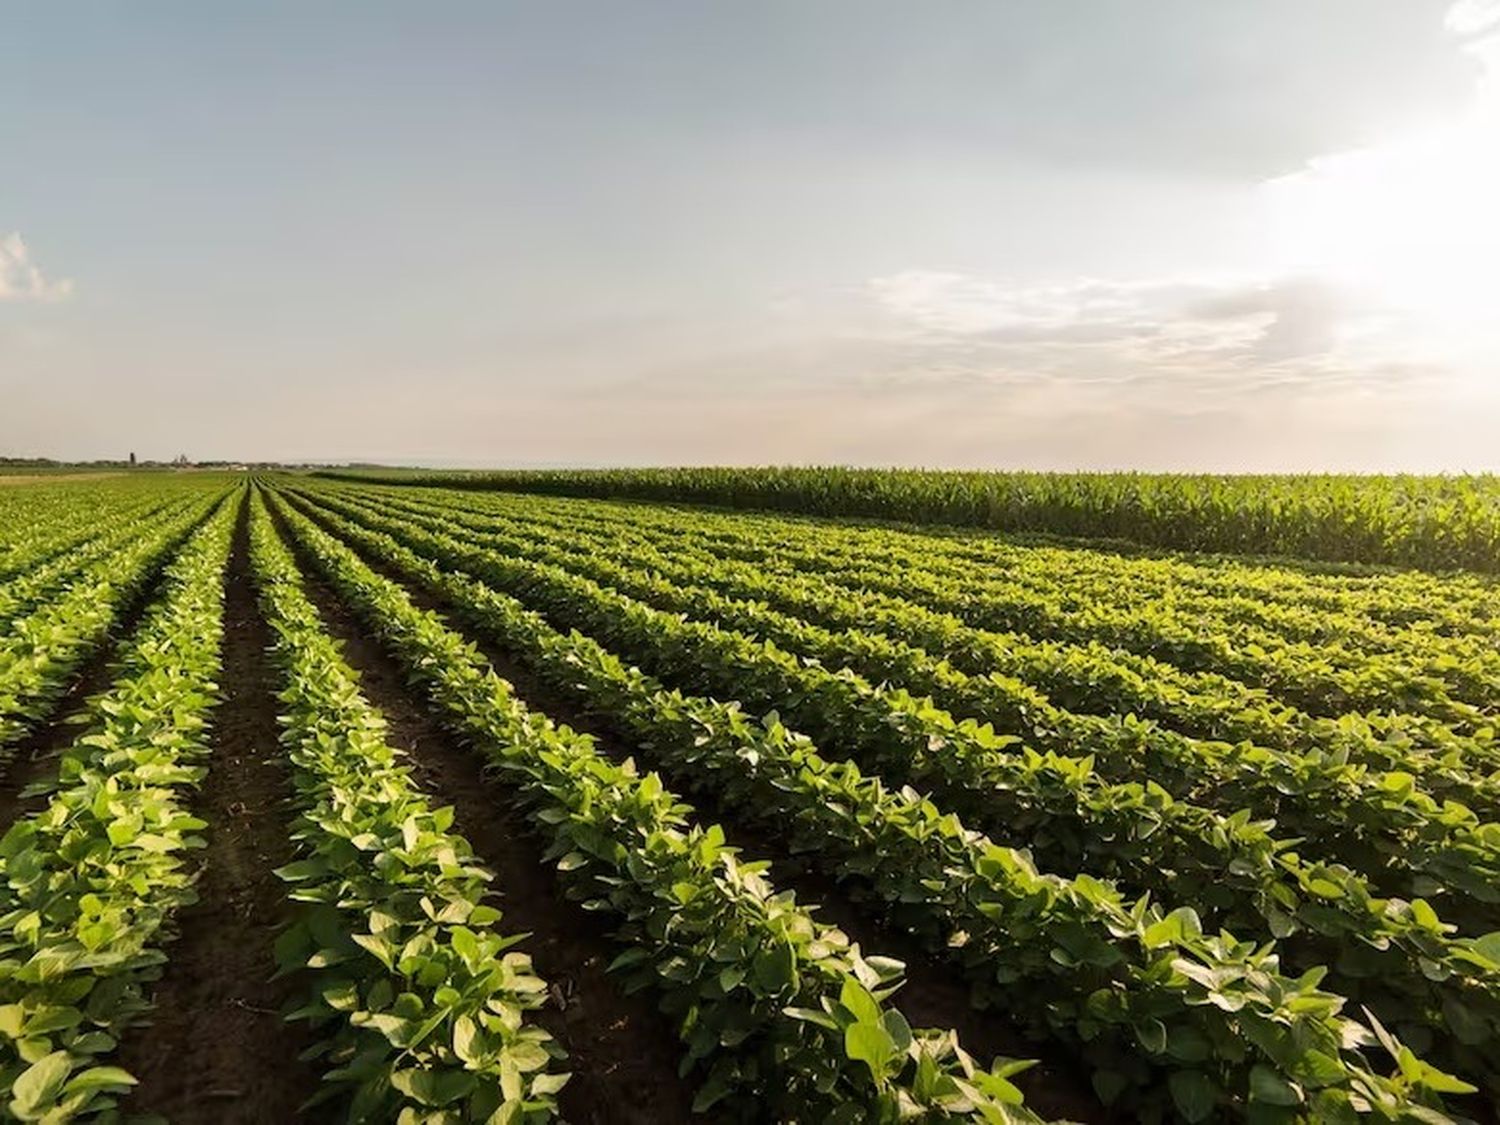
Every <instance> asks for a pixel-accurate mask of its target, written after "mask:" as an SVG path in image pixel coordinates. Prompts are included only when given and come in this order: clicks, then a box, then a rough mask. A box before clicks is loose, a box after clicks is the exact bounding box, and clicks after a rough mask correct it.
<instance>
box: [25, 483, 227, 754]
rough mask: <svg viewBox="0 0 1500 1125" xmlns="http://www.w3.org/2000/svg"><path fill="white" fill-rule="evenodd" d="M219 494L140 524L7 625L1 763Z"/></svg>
mask: <svg viewBox="0 0 1500 1125" xmlns="http://www.w3.org/2000/svg"><path fill="white" fill-rule="evenodd" d="M222 495H223V494H222V493H220V494H219V495H217V496H209V497H206V498H204V497H200V498H199V500H198V501H197V502H196V503H194V504H192V505H191V506H190V507H189V508H188V510H187V511H186V512H174V513H172V514H170V515H168V516H165V517H161V516H159V517H158V518H157V519H155V520H152V521H147V522H146V523H145V525H144V526H139V525H138V526H137V529H136V530H137V532H138V534H136V535H135V536H134V537H133V538H131V539H130V540H129V541H128V542H126V543H125V544H124V545H123V546H121V547H120V548H119V549H118V550H116V551H114V552H112V553H110V554H106V555H103V556H101V557H99V558H96V559H95V560H94V561H93V562H91V563H87V564H85V565H84V566H83V567H82V568H81V569H80V570H79V571H78V572H77V573H76V574H75V575H74V576H73V577H72V579H71V581H70V583H69V585H68V587H67V589H66V590H65V592H63V593H62V595H61V596H60V597H58V598H56V599H55V600H53V601H51V602H47V603H45V604H43V605H41V606H39V607H38V608H37V609H36V610H35V611H33V612H32V613H30V614H27V615H25V616H23V617H20V618H18V619H17V620H14V621H12V622H11V623H10V625H9V628H8V629H7V631H6V633H5V635H4V636H3V637H0V757H3V755H4V753H5V752H6V751H7V750H8V749H10V748H11V747H13V746H14V745H15V743H16V742H17V741H18V740H19V739H20V737H21V736H22V735H23V734H24V733H25V732H26V731H27V730H28V729H29V728H30V726H31V724H32V723H34V722H35V721H36V720H37V719H39V718H41V717H42V716H44V715H45V714H46V713H47V712H48V711H49V710H50V708H51V707H52V705H53V703H54V702H55V701H56V699H57V698H58V697H59V696H60V695H61V694H62V693H63V691H64V690H65V688H66V686H67V684H68V682H69V679H70V678H71V677H72V675H73V673H74V672H75V671H76V670H77V669H78V668H79V667H80V666H81V665H82V664H83V663H84V661H86V660H87V659H88V658H89V657H90V656H91V655H92V654H94V653H95V652H96V651H98V650H99V649H100V647H101V646H102V645H103V644H104V643H105V641H106V639H107V637H108V633H109V630H110V628H111V627H112V626H113V625H114V623H115V622H116V621H117V619H118V617H119V614H120V611H121V609H122V607H123V606H124V605H126V604H127V603H129V602H130V601H131V600H133V599H134V598H135V597H136V596H137V595H138V594H139V593H140V592H141V591H143V590H145V589H146V588H147V586H148V585H149V584H150V582H151V580H152V578H153V577H154V576H155V575H156V574H157V572H158V571H159V569H160V568H161V566H162V564H163V563H164V562H165V561H166V560H167V559H169V558H170V557H171V556H172V553H173V551H174V550H175V549H176V548H177V547H178V546H179V545H180V544H181V543H182V542H183V540H184V539H185V538H186V537H187V536H188V534H189V533H190V532H191V530H192V528H193V527H194V525H195V524H197V523H199V522H200V521H201V520H202V519H203V518H204V516H205V515H207V513H208V511H209V510H210V509H211V508H212V507H213V506H214V505H216V504H218V503H220V502H221V499H222Z"/></svg>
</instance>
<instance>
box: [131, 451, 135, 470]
mask: <svg viewBox="0 0 1500 1125" xmlns="http://www.w3.org/2000/svg"><path fill="white" fill-rule="evenodd" d="M130 467H131V468H132V469H133V468H135V454H134V453H132V454H131V455H130Z"/></svg>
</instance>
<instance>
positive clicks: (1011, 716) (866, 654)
mask: <svg viewBox="0 0 1500 1125" xmlns="http://www.w3.org/2000/svg"><path fill="white" fill-rule="evenodd" d="M342 499H343V498H342V497H338V498H328V502H330V503H335V504H337V503H339V502H340V500H342ZM385 509H386V510H387V511H394V512H396V513H398V514H400V515H401V516H402V517H404V518H407V519H410V520H412V521H414V522H416V523H417V524H418V525H420V526H423V527H425V528H427V529H428V530H436V531H443V530H446V531H448V532H449V534H452V535H455V536H457V537H459V538H461V539H462V540H464V541H466V542H470V543H473V544H475V545H478V546H482V547H485V548H487V549H490V550H498V551H502V552H503V553H505V554H509V555H521V556H525V557H530V558H534V559H538V560H540V561H543V562H550V563H555V564H557V565H560V566H563V567H566V568H567V569H570V570H573V571H575V572H578V573H582V574H584V575H586V576H588V577H590V578H593V579H595V580H596V581H599V582H600V583H602V584H605V585H609V586H612V587H614V588H615V589H618V590H620V591H622V592H624V593H627V594H630V595H631V596H633V597H637V598H640V599H642V600H644V601H646V602H647V603H649V604H651V605H654V606H656V607H658V608H665V609H670V610H671V611H673V612H679V613H687V614H689V615H691V616H693V617H697V618H699V619H704V620H713V621H717V622H719V623H721V624H723V625H724V626H726V627H728V628H732V629H736V630H739V631H743V632H747V633H751V634H753V635H756V636H761V637H765V638H768V639H770V640H773V641H775V642H776V643H777V644H778V645H781V646H782V647H785V648H787V649H788V650H789V651H793V652H798V653H800V654H802V655H807V656H812V657H815V658H816V659H818V660H820V661H821V662H822V663H824V664H825V665H827V666H829V667H840V666H847V667H850V668H853V669H854V670H855V671H857V672H859V673H861V674H862V675H864V676H867V677H869V678H870V679H872V680H875V681H882V680H884V681H888V682H893V683H896V684H898V685H900V686H903V687H906V688H908V689H910V690H912V691H915V692H918V693H922V694H926V695H930V696H931V697H932V698H933V699H934V700H935V701H936V702H937V703H939V704H940V705H941V706H943V707H944V708H945V709H947V710H949V711H950V712H952V713H953V714H954V715H955V716H957V717H960V718H974V719H977V720H980V721H988V722H992V723H994V724H995V725H996V727H997V728H998V729H999V730H1001V731H1003V732H1004V733H1007V734H1012V735H1015V736H1017V737H1019V738H1022V739H1023V740H1024V741H1025V742H1026V743H1027V744H1028V745H1029V746H1031V747H1033V748H1034V749H1037V750H1055V751H1057V752H1059V753H1063V754H1081V753H1088V754H1092V755H1093V756H1094V757H1095V759H1096V763H1097V765H1098V766H1099V768H1100V770H1101V771H1102V772H1104V773H1105V774H1107V775H1109V776H1111V777H1113V778H1114V779H1116V780H1123V779H1128V778H1132V777H1136V776H1139V774H1140V772H1141V770H1142V767H1143V766H1144V767H1145V768H1146V770H1147V772H1148V773H1149V775H1150V776H1151V778H1152V780H1154V781H1156V782H1157V783H1158V784H1161V785H1163V786H1164V787H1166V788H1167V789H1168V790H1169V791H1171V792H1173V793H1174V794H1175V795H1178V796H1187V797H1194V798H1195V799H1197V798H1198V797H1200V795H1201V796H1203V797H1205V798H1206V799H1208V800H1211V801H1212V802H1214V803H1218V804H1227V805H1229V806H1230V807H1234V808H1238V807H1244V806H1248V807H1250V808H1251V809H1252V810H1253V811H1254V812H1256V814H1257V815H1275V816H1278V817H1279V818H1282V819H1283V820H1284V821H1285V822H1286V823H1289V824H1290V825H1291V829H1292V831H1295V832H1298V833H1299V834H1303V835H1307V836H1311V837H1313V838H1318V837H1320V836H1326V835H1336V834H1339V833H1342V832H1344V831H1347V830H1348V828H1349V820H1350V818H1351V815H1352V816H1353V817H1354V818H1355V819H1356V820H1358V819H1366V820H1368V819H1369V817H1370V815H1371V814H1370V812H1369V811H1368V810H1369V808H1370V806H1371V803H1372V802H1373V805H1374V808H1375V813H1374V815H1375V817H1377V818H1379V819H1384V818H1386V817H1387V816H1388V814H1389V811H1390V810H1389V806H1390V805H1392V804H1393V803H1394V802H1398V801H1399V795H1400V790H1401V789H1402V788H1403V787H1404V786H1405V785H1406V779H1405V778H1404V777H1402V778H1397V779H1395V781H1391V779H1390V777H1389V774H1388V773H1386V772H1384V771H1392V770H1396V771H1402V773H1408V772H1409V773H1411V774H1413V775H1415V778H1416V784H1417V786H1418V788H1420V789H1422V790H1423V791H1424V792H1426V793H1428V794H1430V795H1432V796H1435V797H1438V798H1440V799H1445V800H1454V801H1458V802H1459V803H1462V804H1465V805H1467V806H1469V807H1470V808H1472V809H1473V810H1474V811H1475V812H1476V814H1478V815H1480V816H1481V817H1482V818H1483V819H1493V818H1494V812H1495V811H1496V809H1497V807H1500V781H1496V780H1495V779H1493V778H1491V777H1489V776H1487V775H1486V774H1476V773H1473V772H1471V766H1472V765H1474V764H1477V763H1476V762H1475V759H1476V758H1479V757H1480V756H1481V755H1480V751H1479V749H1478V748H1477V747H1476V746H1474V745H1473V740H1467V743H1466V745H1465V746H1464V747H1463V748H1462V749H1460V747H1459V746H1451V747H1450V748H1449V749H1448V750H1447V752H1446V753H1444V754H1442V755H1441V756H1439V755H1433V754H1423V753H1420V752H1412V750H1411V747H1410V746H1409V745H1403V743H1402V742H1400V741H1398V740H1395V739H1392V738H1390V737H1389V732H1387V737H1386V738H1385V739H1381V738H1377V737H1376V736H1375V734H1374V732H1373V731H1372V730H1370V729H1369V728H1368V727H1365V728H1364V730H1363V732H1362V733H1363V734H1364V735H1365V738H1364V739H1363V740H1357V737H1356V736H1357V734H1358V733H1360V730H1359V728H1358V727H1356V725H1355V724H1352V723H1346V724H1342V725H1336V724H1331V723H1330V724H1327V725H1328V727H1329V728H1331V730H1332V731H1333V732H1335V733H1337V734H1338V735H1339V736H1340V737H1339V738H1338V741H1337V742H1336V744H1335V745H1334V746H1328V747H1319V748H1317V749H1315V750H1313V751H1312V752H1310V753H1295V752H1291V751H1285V750H1277V749H1272V748H1264V747H1257V746H1255V745H1253V744H1250V743H1245V744H1242V745H1237V746H1236V745H1229V744H1226V743H1223V742H1218V741H1209V742H1204V741H1200V740H1197V739H1192V738H1185V737H1183V736H1181V735H1179V734H1176V733H1174V732H1172V731H1170V730H1165V729H1161V728H1159V727H1156V726H1155V725H1153V724H1151V723H1143V722H1138V721H1135V720H1134V719H1131V718H1128V717H1127V718H1119V717H1109V718H1104V717H1098V716H1091V715H1078V714H1074V713H1071V712H1069V711H1067V710H1064V709H1063V708H1060V707H1057V706H1054V705H1053V704H1052V703H1051V701H1050V700H1049V699H1048V698H1047V697H1045V696H1043V695H1042V694H1040V693H1039V692H1038V691H1037V690H1036V689H1034V688H1033V687H1032V686H1031V685H1030V684H1029V683H1027V682H1022V681H1019V680H1016V679H1014V678H1011V677H1009V676H1006V675H1004V674H1001V673H998V672H990V673H989V674H987V675H981V676H974V675H970V674H969V673H967V672H964V671H962V670H960V669H958V668H955V667H953V666H952V665H951V664H949V663H948V662H947V661H946V660H940V659H934V658H932V657H930V656H929V655H928V654H927V653H926V652H925V651H923V650H921V649H919V648H917V647H914V646H913V645H911V644H910V643H908V642H905V641H903V640H901V639H900V637H901V636H902V635H903V634H910V633H912V632H918V633H920V632H921V631H922V630H923V627H924V625H926V624H928V622H927V621H926V619H925V618H924V617H923V611H921V610H919V609H915V608H913V609H912V610H906V611H903V610H898V609H886V610H884V612H883V615H882V614H881V612H880V611H878V610H871V609H869V608H868V607H867V606H865V605H863V604H859V603H854V602H853V600H852V598H850V597H847V596H846V597H844V598H838V597H837V596H835V597H832V598H829V597H826V596H825V597H822V598H819V597H817V596H816V595H809V594H808V593H806V592H805V591H803V590H801V589H799V588H794V589H792V590H791V591H788V589H787V587H788V586H790V585H791V584H792V583H794V582H797V581H798V580H797V579H795V578H780V577H771V576H759V577H758V580H754V579H755V578H756V577H757V576H756V575H755V574H754V572H753V571H748V568H747V572H748V573H749V575H750V578H749V579H746V578H745V577H744V576H743V575H742V574H741V573H739V572H731V575H730V576H728V577H726V575H725V570H726V566H725V565H724V564H719V565H715V564H714V563H712V562H696V561H695V562H683V561H678V560H676V559H672V558H669V557H667V556H665V555H663V554H662V553H661V552H656V551H653V550H651V549H650V548H641V547H638V546H635V545H629V546H621V547H616V548H613V549H612V547H611V546H610V545H608V544H605V543H592V542H587V541H585V542H582V543H574V542H573V541H570V540H567V539H564V538H562V537H561V536H558V535H555V534H548V533H547V532H546V530H545V529H540V530H539V529H535V528H531V529H527V528H519V527H518V528H515V530H513V531H509V532H508V531H506V530H505V529H503V528H502V529H499V530H497V529H496V528H495V527H494V526H493V525H491V526H490V528H489V529H488V530H479V528H480V527H483V526H484V525H483V524H476V523H475V522H474V521H470V520H466V519H465V518H464V517H463V516H462V515H459V514H455V513H453V512H450V511H447V510H444V509H441V508H436V509H434V508H412V507H410V506H408V505H402V504H397V505H391V504H386V505H385ZM361 510H369V508H368V506H365V507H364V508H362V509H361ZM736 579H738V585H736ZM726 585H728V586H730V587H731V588H732V589H734V590H735V592H736V593H748V594H749V595H750V598H749V599H748V600H747V599H746V598H743V597H741V598H739V599H734V598H729V597H726V596H723V595H721V594H719V593H717V592H716V590H717V589H720V588H723V587H724V586H726ZM757 595H758V596H757ZM809 603H811V604H810V608H812V609H813V610H814V612H815V615H816V616H817V617H818V618H820V619H822V620H829V619H830V618H832V619H833V623H834V630H833V631H830V630H829V629H827V628H823V627H822V626H820V625H817V624H814V623H810V622H808V621H805V620H802V619H801V618H800V617H797V616H792V613H795V612H796V610H797V609H799V608H803V607H807V606H809ZM779 605H787V606H788V608H789V609H790V610H791V611H792V612H791V613H783V612H779V611H778V609H777V606H779ZM872 618H874V619H875V622H876V623H878V624H881V625H884V626H887V631H886V632H884V633H880V632H870V631H868V630H867V629H866V627H865V624H864V623H865V622H869V621H871V619H872ZM938 624H939V625H941V624H942V622H939V623H938ZM892 633H894V634H895V636H894V637H893V636H891V635H890V634H892ZM1034 647H1035V646H1032V648H1034ZM989 651H992V652H995V653H996V654H997V656H999V657H1001V658H1004V657H1006V656H1009V655H1013V654H1017V653H1020V652H1024V651H1028V650H1019V649H1015V648H1008V647H1001V646H999V645H992V646H991V647H990V649H989ZM1024 659H1025V657H1024V656H1022V657H1021V658H1020V660H1017V661H1012V662H1013V663H1019V662H1022V661H1024ZM1101 665H1102V669H1103V670H1099V669H1100V666H1101ZM1111 667H1112V664H1111V661H1110V654H1109V653H1107V652H1106V653H1102V654H1099V655H1098V657H1097V658H1096V659H1095V660H1094V661H1093V662H1091V664H1090V669H1091V671H1092V673H1093V675H1094V677H1095V678H1096V679H1098V678H1102V677H1103V676H1104V675H1106V674H1107V670H1108V669H1109V668H1111ZM1125 710H1126V713H1127V714H1128V713H1129V711H1128V709H1125ZM1356 748H1357V750H1358V751H1359V752H1358V753H1356V752H1355V749H1356ZM1351 759H1352V761H1351ZM1367 768H1368V769H1374V770H1376V771H1381V772H1377V773H1375V774H1369V773H1367Z"/></svg>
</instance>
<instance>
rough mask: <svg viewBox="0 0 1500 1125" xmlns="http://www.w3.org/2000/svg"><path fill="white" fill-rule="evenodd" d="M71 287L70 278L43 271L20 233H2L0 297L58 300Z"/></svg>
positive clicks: (24, 299)
mask: <svg viewBox="0 0 1500 1125" xmlns="http://www.w3.org/2000/svg"><path fill="white" fill-rule="evenodd" d="M72 291H73V283H72V282H71V281H49V280H48V279H47V278H46V277H45V276H44V275H43V274H42V271H41V268H40V267H39V266H37V265H36V263H35V262H33V261H32V260H31V252H30V251H29V250H28V249H27V248H26V243H25V242H23V241H22V239H21V236H20V235H19V234H17V233H14V232H12V233H10V234H4V235H0V301H58V300H61V299H62V298H64V297H66V296H68V294H70V293H71V292H72Z"/></svg>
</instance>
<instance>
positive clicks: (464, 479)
mask: <svg viewBox="0 0 1500 1125" xmlns="http://www.w3.org/2000/svg"><path fill="white" fill-rule="evenodd" d="M324 475H326V476H330V477H343V478H353V479H364V480H368V481H382V482H385V483H395V484H417V485H422V484H431V485H441V486H444V487H448V488H463V489H478V490H491V489H493V490H498V491H514V492H529V493H541V494H549V495H557V496H592V497H601V498H611V497H612V498H617V499H635V500H665V501H675V502H683V503H695V504H711V505H719V506H723V507H729V508H762V509H768V510H781V511H790V512H798V513H802V514H806V515H820V516H858V517H864V518H869V519H882V520H901V521H908V522H912V523H917V524H932V523H936V524H953V525H957V526H963V527H977V528H991V529H995V530H1001V531H1012V532H1033V533H1041V534H1046V535H1057V536H1070V537H1077V538H1082V539H1092V540H1100V539H1118V540H1121V541H1122V542H1125V543H1131V544H1137V545H1144V546H1151V547H1158V548H1166V549H1169V550H1180V551H1218V552H1231V553H1240V554H1256V555H1282V556H1287V557H1289V558H1301V559H1316V560H1323V561H1327V562H1346V563H1375V564H1389V565H1394V566H1410V567H1422V568H1426V569H1430V570H1450V569H1470V570H1478V571H1486V572H1494V571H1495V570H1496V569H1497V568H1500V478H1496V477H1495V476H1492V475H1479V476H1459V477H1431V476H1410V475H1403V476H1338V475H1326V474H1325V475H1306V476H1254V475H1239V476H1209V475H1199V474H1171V473H1020V472H1012V473H992V472H958V471H934V470H920V469H846V468H830V467H825V468H818V467H812V468H793V467H788V468H774V469H735V468H675V469H578V470H507V471H496V472H429V471H424V470H401V469H398V470H389V471H380V470H369V469H366V470H360V471H357V472H350V471H347V470H329V471H327V472H326V473H325V474H324Z"/></svg>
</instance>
